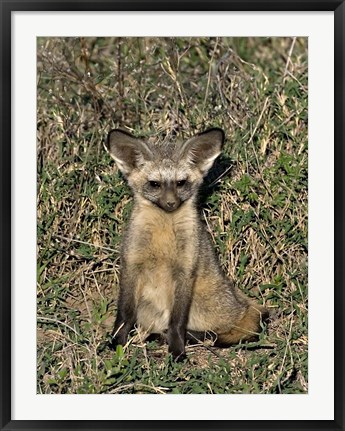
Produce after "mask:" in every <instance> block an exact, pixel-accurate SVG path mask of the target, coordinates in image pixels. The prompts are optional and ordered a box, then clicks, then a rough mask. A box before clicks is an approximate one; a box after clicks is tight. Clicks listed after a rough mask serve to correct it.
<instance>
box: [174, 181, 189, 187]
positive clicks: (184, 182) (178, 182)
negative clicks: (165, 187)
mask: <svg viewBox="0 0 345 431" xmlns="http://www.w3.org/2000/svg"><path fill="white" fill-rule="evenodd" d="M186 181H187V180H180V181H177V182H176V185H177V187H183V186H184V185H185V184H186Z"/></svg>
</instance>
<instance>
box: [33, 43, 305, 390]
mask: <svg viewBox="0 0 345 431" xmlns="http://www.w3.org/2000/svg"><path fill="white" fill-rule="evenodd" d="M37 55H38V61H37V67H38V75H37V88H38V90H37V98H38V99H37V102H38V105H37V122H38V132H37V140H38V144H37V185H38V186H37V187H38V188H37V194H38V195H37V205H38V213H37V214H38V230H37V232H38V234H37V236H38V237H37V241H38V248H37V392H38V393H44V394H57V393H60V394H61V393H122V394H124V393H156V394H166V393H180V394H190V393H213V394H220V393H277V394H278V393H284V394H288V393H307V391H308V384H307V380H308V375H307V372H308V371H307V365H308V332H307V321H308V312H307V307H308V302H307V301H308V293H307V250H308V244H307V221H308V213H307V208H308V200H307V192H308V190H307V179H308V171H307V169H308V164H307V163H308V141H307V139H308V138H307V136H308V130H307V121H308V111H307V103H308V90H307V88H308V82H307V39H306V38H39V39H38V41H37ZM115 127H122V128H126V129H127V130H129V131H130V132H132V133H134V134H140V135H144V136H147V137H157V136H168V137H169V136H175V135H178V136H180V137H182V138H186V137H188V136H191V135H193V134H194V133H196V132H198V131H202V130H205V129H206V128H208V127H222V128H223V129H224V130H225V132H226V136H227V139H226V145H225V151H224V155H223V156H222V159H221V160H220V164H219V165H220V166H221V165H222V163H223V162H224V164H225V163H227V164H229V162H230V164H231V169H230V171H229V172H228V174H227V175H225V176H224V177H223V178H222V179H221V180H220V181H218V183H217V185H216V187H215V188H214V189H213V193H207V195H206V198H205V199H204V201H203V203H202V211H201V217H202V218H203V219H204V220H205V221H206V223H207V227H208V229H209V230H210V233H211V235H212V239H213V242H214V247H215V249H216V251H217V253H218V255H219V259H220V264H221V265H222V267H223V268H224V270H225V271H226V273H227V274H228V275H229V277H232V278H234V280H235V282H236V284H237V285H238V286H239V287H240V288H241V289H242V290H243V291H245V292H246V293H247V294H248V295H249V296H251V297H255V298H257V299H258V301H260V302H261V303H264V304H265V305H266V306H267V307H268V308H269V310H270V312H271V318H270V322H269V324H268V326H267V328H266V330H265V332H263V334H262V335H261V336H260V339H259V340H258V342H255V343H250V344H247V345H246V344H241V345H238V346H233V347H231V348H229V349H215V348H212V347H210V346H208V345H202V344H200V343H195V344H190V345H188V347H187V356H188V359H187V360H186V361H185V362H183V363H174V362H173V361H172V360H171V358H170V356H169V355H168V354H167V346H166V345H159V344H157V343H156V342H153V341H151V342H146V341H145V340H143V338H142V335H141V334H140V332H139V333H137V332H133V333H132V336H131V338H130V339H129V342H128V343H127V345H126V346H124V347H123V348H118V350H117V351H116V352H113V351H111V350H109V349H107V348H103V349H102V345H103V344H104V341H105V340H106V339H107V337H108V336H109V332H110V331H111V330H112V325H113V323H114V318H115V314H116V296H117V291H118V276H119V269H120V268H119V244H120V241H121V235H122V232H123V229H124V227H125V225H126V220H128V217H129V213H130V209H131V196H130V191H129V189H128V187H127V186H126V184H125V182H124V180H123V178H122V177H121V175H120V174H119V173H118V172H117V170H116V168H115V166H114V163H113V161H112V160H111V159H110V157H109V156H108V154H107V153H106V152H105V151H104V148H103V142H104V140H105V138H106V136H107V132H108V131H109V130H110V129H111V128H115Z"/></svg>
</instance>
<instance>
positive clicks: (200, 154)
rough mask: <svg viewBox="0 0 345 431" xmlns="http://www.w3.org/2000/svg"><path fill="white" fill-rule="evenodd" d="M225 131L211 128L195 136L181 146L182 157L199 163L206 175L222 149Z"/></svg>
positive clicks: (201, 170)
mask: <svg viewBox="0 0 345 431" xmlns="http://www.w3.org/2000/svg"><path fill="white" fill-rule="evenodd" d="M223 142H224V132H223V130H222V129H217V128H214V129H209V130H206V131H205V132H202V133H199V134H198V135H195V136H193V138H191V139H189V140H188V141H187V142H185V143H184V144H183V146H182V148H181V157H182V158H186V159H189V160H190V161H191V162H192V163H194V164H195V165H197V167H198V168H199V170H200V172H201V173H202V175H204V176H205V175H206V174H207V172H208V171H209V169H210V168H211V166H212V165H213V162H214V161H215V160H216V158H217V157H218V156H219V154H220V153H221V151H222V147H223Z"/></svg>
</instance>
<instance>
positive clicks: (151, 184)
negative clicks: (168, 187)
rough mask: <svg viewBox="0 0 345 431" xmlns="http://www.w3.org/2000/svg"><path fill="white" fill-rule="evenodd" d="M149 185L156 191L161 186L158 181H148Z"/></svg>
mask: <svg viewBox="0 0 345 431" xmlns="http://www.w3.org/2000/svg"><path fill="white" fill-rule="evenodd" d="M149 184H150V186H151V187H153V188H155V189H158V188H159V187H160V186H161V183H159V182H158V181H149Z"/></svg>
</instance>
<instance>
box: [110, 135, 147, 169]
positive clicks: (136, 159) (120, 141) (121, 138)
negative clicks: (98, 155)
mask: <svg viewBox="0 0 345 431" xmlns="http://www.w3.org/2000/svg"><path fill="white" fill-rule="evenodd" d="M105 148H106V150H107V151H108V152H109V154H110V155H111V157H112V158H113V159H114V160H115V162H116V164H117V166H118V168H119V169H120V171H121V172H122V173H123V174H124V175H126V176H127V175H129V174H130V172H131V171H132V170H133V169H134V168H137V167H139V166H140V165H141V164H143V163H144V162H145V161H147V160H151V159H152V153H151V151H150V149H149V147H148V146H147V145H146V144H145V142H144V141H142V140H141V139H139V138H136V137H134V136H133V135H131V134H130V133H127V132H124V131H123V130H119V129H114V130H111V131H110V132H109V134H108V139H107V142H106V144H105Z"/></svg>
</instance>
